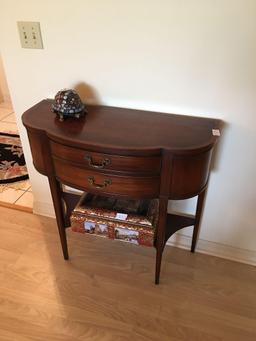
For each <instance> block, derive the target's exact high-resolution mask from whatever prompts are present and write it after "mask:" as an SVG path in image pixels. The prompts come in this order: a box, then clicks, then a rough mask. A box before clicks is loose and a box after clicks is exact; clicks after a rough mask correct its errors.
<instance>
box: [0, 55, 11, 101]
mask: <svg viewBox="0 0 256 341" xmlns="http://www.w3.org/2000/svg"><path fill="white" fill-rule="evenodd" d="M0 102H10V94H9V89H8V86H7V82H6V77H5V72H4V66H3V61H2V57H1V54H0Z"/></svg>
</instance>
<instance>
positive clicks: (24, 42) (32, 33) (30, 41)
mask: <svg viewBox="0 0 256 341" xmlns="http://www.w3.org/2000/svg"><path fill="white" fill-rule="evenodd" d="M17 24H18V30H19V34H20V41H21V47H23V48H27V49H42V48H43V41H42V36H41V30H40V23H39V22H32V21H18V22H17Z"/></svg>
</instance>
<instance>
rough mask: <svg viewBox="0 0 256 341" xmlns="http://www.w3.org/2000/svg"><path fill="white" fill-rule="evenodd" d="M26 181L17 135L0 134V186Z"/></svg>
mask: <svg viewBox="0 0 256 341" xmlns="http://www.w3.org/2000/svg"><path fill="white" fill-rule="evenodd" d="M26 179H28V172H27V167H26V163H25V159H24V154H23V150H22V146H21V141H20V137H19V135H14V134H6V133H0V184H7V183H11V182H16V181H22V180H26Z"/></svg>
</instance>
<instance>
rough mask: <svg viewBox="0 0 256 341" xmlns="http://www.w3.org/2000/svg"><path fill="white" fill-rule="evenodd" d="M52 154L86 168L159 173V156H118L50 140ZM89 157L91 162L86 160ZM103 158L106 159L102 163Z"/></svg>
mask: <svg viewBox="0 0 256 341" xmlns="http://www.w3.org/2000/svg"><path fill="white" fill-rule="evenodd" d="M50 145H51V150H52V154H53V155H55V156H57V157H59V158H62V159H64V160H67V161H71V162H76V163H79V164H81V165H83V166H84V167H86V168H88V169H97V170H102V171H104V170H114V171H123V172H141V173H151V174H159V173H160V169H161V156H160V154H159V155H158V156H146V157H142V156H120V155H115V154H104V153H95V152H91V151H88V150H85V149H81V148H74V147H69V146H65V145H63V144H60V143H56V142H54V141H51V143H50ZM88 158H91V162H89V161H88ZM104 160H108V162H106V164H105V165H104ZM100 167H101V168H100Z"/></svg>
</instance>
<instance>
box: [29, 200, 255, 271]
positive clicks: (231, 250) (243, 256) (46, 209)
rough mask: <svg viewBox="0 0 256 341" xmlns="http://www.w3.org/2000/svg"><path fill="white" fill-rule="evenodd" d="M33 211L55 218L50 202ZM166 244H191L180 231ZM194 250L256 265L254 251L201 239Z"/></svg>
mask: <svg viewBox="0 0 256 341" xmlns="http://www.w3.org/2000/svg"><path fill="white" fill-rule="evenodd" d="M33 211H34V213H35V214H39V215H43V216H47V217H51V218H55V213H54V208H53V205H52V203H47V202H40V201H35V202H34V209H33ZM167 245H170V246H175V247H179V248H181V249H187V250H189V249H190V246H191V237H189V236H185V235H183V234H181V233H176V234H175V235H174V236H173V237H172V238H171V239H170V240H168V242H167ZM196 252H199V253H205V254H207V255H211V256H216V257H220V258H225V259H230V260H233V261H237V262H240V263H246V264H251V265H256V251H251V250H245V249H239V248H236V247H233V246H229V245H224V244H220V243H215V242H211V241H207V240H203V239H199V240H198V243H197V247H196Z"/></svg>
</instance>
